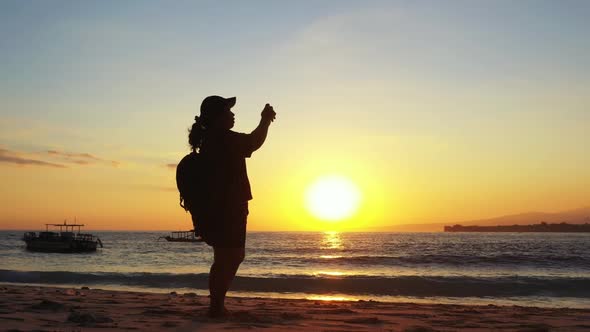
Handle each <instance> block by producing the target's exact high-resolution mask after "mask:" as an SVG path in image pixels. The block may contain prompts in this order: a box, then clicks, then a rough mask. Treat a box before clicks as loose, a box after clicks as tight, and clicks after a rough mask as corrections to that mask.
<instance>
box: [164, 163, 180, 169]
mask: <svg viewBox="0 0 590 332" xmlns="http://www.w3.org/2000/svg"><path fill="white" fill-rule="evenodd" d="M177 165H178V164H166V165H164V167H166V168H168V169H171V170H175V169H176V166H177Z"/></svg>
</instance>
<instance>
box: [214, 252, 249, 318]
mask: <svg viewBox="0 0 590 332" xmlns="http://www.w3.org/2000/svg"><path fill="white" fill-rule="evenodd" d="M213 250H214V261H213V265H211V272H210V273H209V292H210V294H211V305H210V307H209V310H210V311H209V313H210V315H211V316H214V317H216V316H222V315H223V313H224V310H225V307H224V302H225V294H226V293H227V291H228V289H229V287H230V285H231V283H232V281H233V279H234V277H235V275H236V273H237V271H238V268H239V267H240V264H241V263H242V261H243V260H244V254H245V250H244V248H217V247H214V248H213Z"/></svg>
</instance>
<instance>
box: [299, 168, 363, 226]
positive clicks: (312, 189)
mask: <svg viewBox="0 0 590 332" xmlns="http://www.w3.org/2000/svg"><path fill="white" fill-rule="evenodd" d="M360 200H361V193H360V191H359V189H358V187H357V186H356V185H355V184H354V182H352V181H351V180H349V179H348V178H346V177H343V176H339V175H329V176H328V175H326V176H322V177H320V178H319V179H317V180H316V181H315V182H314V183H312V184H311V185H310V186H309V187H308V188H307V190H306V192H305V205H306V208H307V210H308V211H309V212H310V213H311V214H312V215H313V216H315V217H317V218H318V219H322V220H325V221H340V220H342V219H345V218H349V217H351V216H352V215H353V214H354V213H355V212H356V210H357V209H358V207H359V203H360Z"/></svg>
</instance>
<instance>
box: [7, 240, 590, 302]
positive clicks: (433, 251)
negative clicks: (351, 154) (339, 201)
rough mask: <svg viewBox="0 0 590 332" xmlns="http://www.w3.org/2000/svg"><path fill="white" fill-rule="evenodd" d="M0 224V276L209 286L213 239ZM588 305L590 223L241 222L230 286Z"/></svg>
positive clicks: (146, 286) (306, 294) (273, 292)
mask: <svg viewBox="0 0 590 332" xmlns="http://www.w3.org/2000/svg"><path fill="white" fill-rule="evenodd" d="M22 234H23V232H18V231H2V232H0V283H22V284H35V285H36V284H40V285H64V286H77V287H79V286H89V287H96V288H104V289H125V290H129V289H131V290H144V291H156V292H169V291H177V292H189V291H190V292H196V293H197V294H202V295H206V294H207V293H208V291H207V277H208V271H209V267H210V265H211V262H212V253H213V251H212V249H211V248H210V247H209V246H207V245H206V244H204V243H173V242H166V241H157V238H158V237H159V236H161V235H166V233H162V232H94V234H95V235H98V236H99V237H100V238H101V240H102V242H103V243H104V248H103V249H98V251H97V252H96V253H85V254H52V253H33V252H28V251H26V250H25V244H24V242H23V241H22V240H21V237H22ZM232 294H233V295H234V296H265V297H291V298H310V299H328V300H339V299H342V300H359V299H362V300H369V299H372V300H377V301H412V302H442V303H471V304H473V303H475V304H514V305H529V306H530V305H533V306H550V307H578V308H590V234H587V233H586V234H584V233H569V234H566V233H335V232H327V233H321V232H301V233H300V232H249V233H248V239H247V245H246V260H245V261H244V263H243V264H242V266H241V267H240V270H239V271H238V277H237V278H236V280H235V281H234V284H233V286H232V292H231V294H230V295H232Z"/></svg>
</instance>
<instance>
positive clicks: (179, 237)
mask: <svg viewBox="0 0 590 332" xmlns="http://www.w3.org/2000/svg"><path fill="white" fill-rule="evenodd" d="M160 239H165V240H166V241H168V242H203V239H202V238H201V237H199V236H196V235H195V231H194V230H190V231H178V232H170V235H167V236H160V237H159V238H158V241H160Z"/></svg>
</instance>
